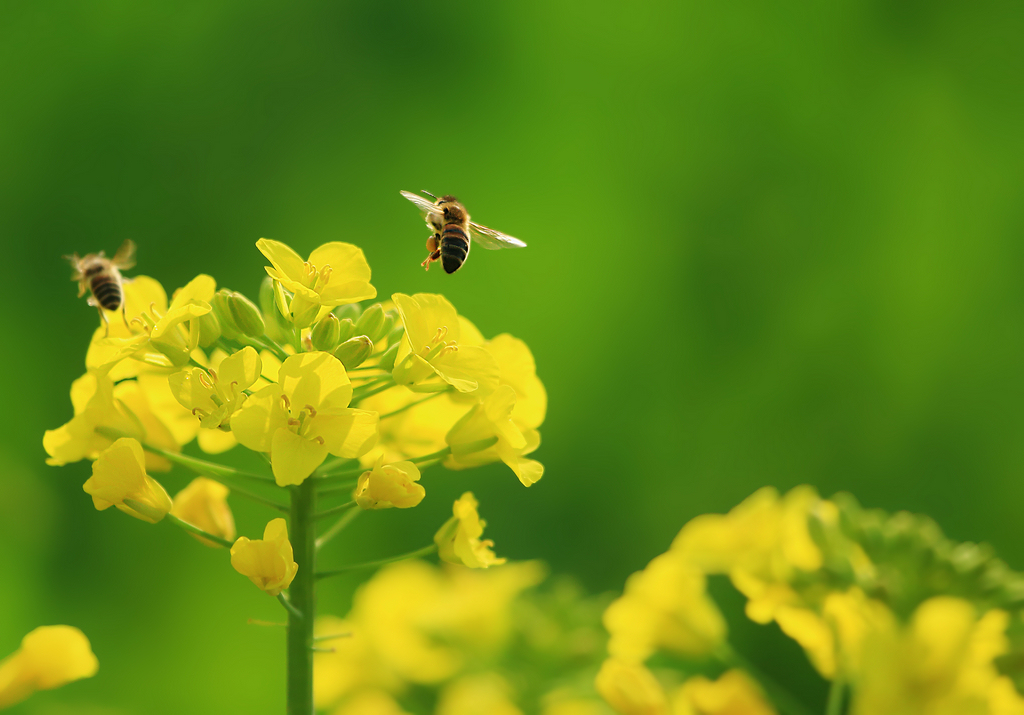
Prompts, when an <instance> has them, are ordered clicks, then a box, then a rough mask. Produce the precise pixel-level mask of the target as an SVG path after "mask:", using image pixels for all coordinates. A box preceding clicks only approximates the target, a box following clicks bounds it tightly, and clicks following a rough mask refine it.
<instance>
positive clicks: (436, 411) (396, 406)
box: [361, 390, 470, 466]
mask: <svg viewBox="0 0 1024 715" xmlns="http://www.w3.org/2000/svg"><path fill="white" fill-rule="evenodd" d="M421 400H423V395H420V394H417V393H415V392H410V391H408V390H385V391H384V392H381V393H379V394H376V395H372V396H370V397H369V398H367V399H366V400H365V401H363V402H362V403H361V407H363V408H364V409H367V410H373V411H374V412H377V413H378V414H381V415H387V414H391V413H393V412H395V410H400V411H399V412H398V413H397V414H392V415H391V416H390V417H388V418H387V419H383V420H381V422H380V440H379V442H378V443H377V446H376V447H375V448H374V449H373V450H372V451H371V452H369V453H368V454H366V455H365V456H364V457H363V464H364V465H365V466H370V465H371V464H373V463H374V462H375V461H376V458H377V457H378V456H380V455H383V456H384V461H385V462H397V461H401V460H403V459H408V458H409V457H418V456H421V455H424V454H431V453H433V452H437V451H439V450H441V449H443V448H444V447H445V446H446V443H445V441H444V437H445V435H446V434H447V433H448V430H449V429H450V428H451V427H452V425H454V424H455V423H456V422H458V420H459V418H461V417H462V416H463V415H464V414H466V412H468V411H469V409H470V406H469V405H465V404H457V403H456V402H455V401H454V400H452V397H451V393H447V392H446V393H443V394H440V395H434V396H432V397H431V398H430V399H428V400H426V401H425V402H423V403H422V404H417V405H414V406H412V407H409V405H410V404H412V403H415V402H419V401H421Z"/></svg>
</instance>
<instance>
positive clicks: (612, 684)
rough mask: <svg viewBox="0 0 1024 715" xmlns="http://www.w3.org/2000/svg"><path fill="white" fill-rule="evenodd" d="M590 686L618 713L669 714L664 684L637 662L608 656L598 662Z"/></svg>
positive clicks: (624, 714) (641, 714) (622, 714)
mask: <svg viewBox="0 0 1024 715" xmlns="http://www.w3.org/2000/svg"><path fill="white" fill-rule="evenodd" d="M594 686H595V687H596V688H597V692H598V693H599V694H600V695H601V697H602V698H604V699H605V702H607V703H608V704H609V705H611V706H612V708H614V710H615V712H617V713H620V714H621V715H669V708H668V698H667V697H666V695H665V690H664V688H662V687H661V683H659V682H658V681H657V679H656V678H655V677H654V674H653V673H651V671H649V670H647V668H645V667H644V666H643V665H640V664H639V663H629V662H625V661H621V660H617V659H615V658H609V659H608V660H606V661H605V662H604V663H603V664H602V665H601V670H600V671H598V673H597V678H596V679H595V680H594Z"/></svg>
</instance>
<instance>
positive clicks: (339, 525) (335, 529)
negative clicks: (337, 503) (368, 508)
mask: <svg viewBox="0 0 1024 715" xmlns="http://www.w3.org/2000/svg"><path fill="white" fill-rule="evenodd" d="M362 513H363V510H362V509H352V510H350V511H347V512H345V513H344V514H343V515H342V517H341V518H340V519H338V520H337V521H336V522H334V524H332V525H331V528H330V529H328V530H327V531H325V532H324V533H323V534H321V535H320V537H319V538H318V539H317V540H316V548H317V549H320V548H323V545H324V544H326V543H327V542H328V541H330V540H331V539H333V538H334V537H335V536H337V535H338V534H340V533H341V531H342V530H343V529H344V528H345V527H346V526H348V525H349V524H351V523H352V522H353V521H355V518H356V517H357V516H359V515H360V514H362Z"/></svg>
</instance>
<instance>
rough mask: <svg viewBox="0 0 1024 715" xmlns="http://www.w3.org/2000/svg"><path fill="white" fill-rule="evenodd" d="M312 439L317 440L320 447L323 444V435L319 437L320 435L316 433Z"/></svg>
mask: <svg viewBox="0 0 1024 715" xmlns="http://www.w3.org/2000/svg"><path fill="white" fill-rule="evenodd" d="M313 441H314V442H319V443H320V446H321V447H322V446H323V444H324V438H323V437H321V436H320V435H317V436H316V437H314V438H313Z"/></svg>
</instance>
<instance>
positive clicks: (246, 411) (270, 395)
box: [231, 385, 288, 452]
mask: <svg viewBox="0 0 1024 715" xmlns="http://www.w3.org/2000/svg"><path fill="white" fill-rule="evenodd" d="M281 395H282V392H281V386H280V385H268V386H267V387H264V388H263V389H262V390H260V391H259V392H255V393H253V394H252V395H249V399H247V400H246V401H245V404H244V405H242V409H240V410H239V411H238V412H237V413H236V414H235V415H234V416H233V417H232V418H231V432H232V433H233V434H234V435H235V438H236V439H237V440H238V441H239V442H240V443H241V444H242V445H243V446H245V447H248V448H249V449H251V450H254V451H256V452H269V451H270V449H271V447H272V446H273V440H274V434H275V433H276V432H277V431H278V430H279V429H287V428H288V413H287V412H286V411H285V409H284V405H283V403H282V400H281Z"/></svg>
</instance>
